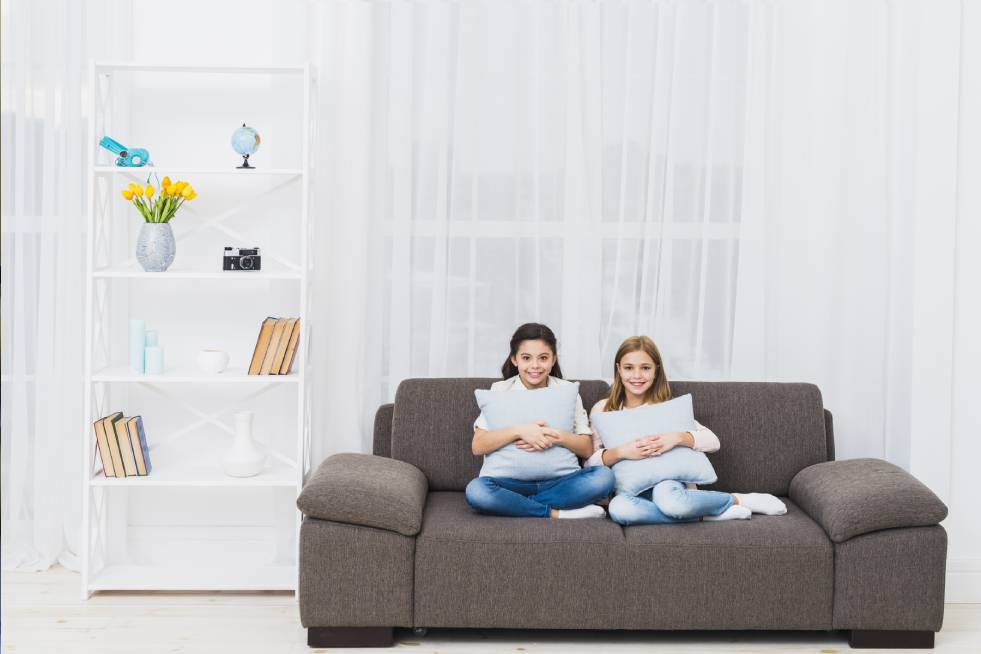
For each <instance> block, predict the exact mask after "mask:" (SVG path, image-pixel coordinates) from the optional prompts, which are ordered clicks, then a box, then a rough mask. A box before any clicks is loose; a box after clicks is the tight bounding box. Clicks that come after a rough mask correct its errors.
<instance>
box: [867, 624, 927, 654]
mask: <svg viewBox="0 0 981 654" xmlns="http://www.w3.org/2000/svg"><path fill="white" fill-rule="evenodd" d="M933 635H934V634H933V632H932V631H874V630H869V629H852V630H851V634H850V635H849V636H848V644H849V645H851V646H852V647H853V648H858V649H933Z"/></svg>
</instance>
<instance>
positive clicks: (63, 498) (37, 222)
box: [0, 0, 128, 570]
mask: <svg viewBox="0 0 981 654" xmlns="http://www.w3.org/2000/svg"><path fill="white" fill-rule="evenodd" d="M2 20H3V55H2V56H3V64H2V65H3V86H2V99H3V107H2V134H3V157H2V175H0V202H2V216H3V246H2V264H0V266H2V268H0V269H2V282H0V285H2V295H3V320H2V337H3V343H2V357H3V392H2V409H0V416H2V428H3V440H2V443H3V445H2V467H3V469H2V477H3V492H2V507H3V565H4V567H5V568H14V567H20V568H26V569H37V570H43V569H45V568H47V567H48V566H50V565H51V564H52V563H53V562H55V561H57V560H60V561H61V562H62V563H64V564H65V565H67V566H69V567H74V566H75V562H74V553H75V552H76V551H77V549H78V548H77V545H78V537H79V522H80V520H81V500H80V497H81V492H80V491H81V484H82V479H81V466H80V465H79V461H80V459H81V452H80V451H79V447H80V446H81V430H80V429H81V424H82V419H83V415H84V413H83V411H82V389H83V387H82V352H83V346H82V344H83V325H82V316H84V310H83V309H84V307H83V301H84V297H85V292H84V291H85V286H84V276H83V275H82V272H83V271H84V269H85V207H86V205H85V198H86V196H87V192H86V181H87V179H88V176H87V172H88V167H87V166H88V160H87V153H88V150H87V148H86V146H87V144H86V143H85V139H86V138H87V135H88V131H87V123H86V120H87V118H88V116H87V115H86V111H87V107H88V104H87V102H86V99H87V96H86V93H87V92H88V89H87V84H88V76H87V70H88V68H87V64H88V61H89V58H90V57H93V56H97V57H106V56H111V55H113V54H116V55H118V54H120V49H121V48H122V47H123V44H124V43H125V41H126V37H125V35H126V34H127V33H128V29H123V28H126V27H128V26H126V25H125V21H126V12H125V8H123V7H121V6H120V5H119V3H117V2H113V1H111V0H106V1H102V2H92V3H78V2H72V1H70V0H61V1H58V0H45V1H43V2H28V1H27V0H20V1H13V2H4V3H3V14H2ZM115 28H119V29H118V30H117V29H115ZM121 35H122V36H121Z"/></svg>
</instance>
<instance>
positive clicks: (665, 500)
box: [651, 480, 692, 519]
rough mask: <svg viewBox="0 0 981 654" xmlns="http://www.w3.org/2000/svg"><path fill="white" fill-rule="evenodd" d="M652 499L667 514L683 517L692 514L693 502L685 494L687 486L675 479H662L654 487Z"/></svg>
mask: <svg viewBox="0 0 981 654" xmlns="http://www.w3.org/2000/svg"><path fill="white" fill-rule="evenodd" d="M651 499H652V500H653V501H654V504H655V505H657V508H658V509H660V510H661V513H663V514H664V515H666V516H669V517H672V518H677V519H682V518H688V517H690V515H691V509H692V507H691V502H689V501H688V498H687V497H686V495H685V487H684V485H683V484H681V483H680V482H677V481H674V480H668V481H662V482H661V483H659V484H657V485H656V486H655V487H654V491H653V492H652V493H651Z"/></svg>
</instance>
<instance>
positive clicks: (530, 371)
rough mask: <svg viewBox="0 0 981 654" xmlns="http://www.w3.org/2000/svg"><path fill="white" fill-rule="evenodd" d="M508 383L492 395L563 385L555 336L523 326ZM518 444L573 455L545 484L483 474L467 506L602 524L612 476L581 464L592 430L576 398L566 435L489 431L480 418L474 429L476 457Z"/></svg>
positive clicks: (545, 428)
mask: <svg viewBox="0 0 981 654" xmlns="http://www.w3.org/2000/svg"><path fill="white" fill-rule="evenodd" d="M501 374H502V375H503V377H504V379H503V380H502V381H499V382H495V383H494V384H493V385H492V386H491V390H492V391H500V392H527V391H535V390H537V389H542V388H547V387H549V386H556V385H561V384H570V383H571V382H567V381H565V380H564V379H562V369H561V368H560V367H559V362H558V357H557V356H556V340H555V334H554V333H552V330H551V329H549V328H548V327H546V326H545V325H541V324H538V323H528V324H525V325H522V326H521V327H519V328H518V330H517V331H516V332H515V333H514V336H512V337H511V352H510V354H509V355H508V358H507V359H506V360H505V361H504V365H503V366H502V367H501ZM511 443H514V445H515V447H517V448H518V449H521V450H524V451H527V452H536V451H539V452H540V451H543V450H546V449H549V448H553V447H560V448H565V449H566V450H568V456H567V457H561V460H562V461H563V463H562V464H561V467H560V468H557V469H556V470H554V474H551V475H547V476H545V477H544V478H542V479H535V480H521V479H515V478H513V477H512V476H510V475H509V474H508V471H507V470H495V469H493V468H492V469H490V470H488V469H487V465H485V466H484V468H483V469H481V473H480V474H481V476H480V477H477V478H476V479H474V480H473V481H471V482H470V483H469V484H468V485H467V492H466V496H467V503H468V504H470V506H471V507H472V508H473V509H475V510H476V511H479V512H481V513H488V514H493V515H506V516H515V517H524V516H527V517H540V518H602V517H604V516H605V512H604V511H603V508H602V507H599V506H597V505H595V504H593V503H594V502H596V501H597V500H600V499H602V498H604V497H606V496H607V495H609V494H610V492H611V491H612V490H613V473H612V472H611V471H610V469H609V468H606V467H602V466H600V467H593V468H588V469H586V470H583V469H581V468H580V466H579V458H583V459H585V458H588V457H589V456H590V455H591V454H592V453H593V442H592V430H591V429H590V428H589V419H588V417H587V415H586V410H585V409H584V408H583V405H582V399H581V398H579V397H577V398H576V417H575V425H574V427H573V431H572V432H571V433H570V432H563V431H559V430H558V429H555V428H553V427H552V426H550V425H548V424H546V423H545V422H544V421H537V422H529V423H524V424H519V425H511V426H510V427H507V428H504V429H494V430H490V429H489V428H488V424H487V420H486V419H485V418H484V415H483V414H481V415H480V416H479V417H478V418H477V421H476V422H475V423H474V431H473V453H474V454H479V455H485V454H490V453H491V452H494V451H496V450H499V449H501V448H502V447H506V446H508V445H510V444H511Z"/></svg>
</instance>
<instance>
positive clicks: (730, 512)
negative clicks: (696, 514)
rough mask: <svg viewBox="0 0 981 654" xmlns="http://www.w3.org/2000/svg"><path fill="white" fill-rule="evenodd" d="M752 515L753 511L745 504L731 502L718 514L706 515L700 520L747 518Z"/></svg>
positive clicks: (713, 520) (715, 520)
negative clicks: (730, 504) (731, 503)
mask: <svg viewBox="0 0 981 654" xmlns="http://www.w3.org/2000/svg"><path fill="white" fill-rule="evenodd" d="M751 517H753V512H752V511H750V510H749V509H747V508H746V507H745V506H740V505H739V504H733V505H732V506H730V507H729V508H728V509H726V510H725V511H723V512H722V513H720V514H719V515H707V516H705V517H703V518H702V520H707V521H709V522H722V521H723V520H749V519H750V518H751Z"/></svg>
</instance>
